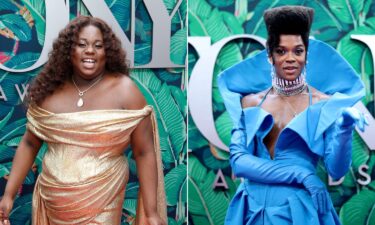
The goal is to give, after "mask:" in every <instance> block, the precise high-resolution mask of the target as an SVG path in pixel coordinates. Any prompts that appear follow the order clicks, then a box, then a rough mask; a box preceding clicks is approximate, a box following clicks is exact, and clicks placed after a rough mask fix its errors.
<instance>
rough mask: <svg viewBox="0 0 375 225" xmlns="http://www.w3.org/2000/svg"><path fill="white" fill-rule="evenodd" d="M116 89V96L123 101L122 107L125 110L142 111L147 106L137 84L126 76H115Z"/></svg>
mask: <svg viewBox="0 0 375 225" xmlns="http://www.w3.org/2000/svg"><path fill="white" fill-rule="evenodd" d="M113 79H114V81H115V82H114V89H115V90H116V95H117V94H118V95H117V97H119V99H121V105H122V108H124V109H142V108H144V107H145V106H146V100H145V98H144V96H143V94H142V93H141V91H140V90H139V88H138V87H137V85H136V84H135V82H134V81H133V80H132V79H131V78H130V77H129V76H126V75H122V74H119V75H116V76H113Z"/></svg>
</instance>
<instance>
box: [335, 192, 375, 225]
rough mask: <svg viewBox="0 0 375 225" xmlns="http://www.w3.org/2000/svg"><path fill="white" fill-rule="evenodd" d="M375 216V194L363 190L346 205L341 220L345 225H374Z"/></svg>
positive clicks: (342, 209)
mask: <svg viewBox="0 0 375 225" xmlns="http://www.w3.org/2000/svg"><path fill="white" fill-rule="evenodd" d="M374 214H375V192H373V191H369V190H362V191H361V192H360V193H359V194H357V195H354V196H353V197H352V198H351V199H350V200H349V201H347V202H346V203H345V204H344V206H343V207H342V208H341V210H340V219H341V221H342V224H343V225H353V224H356V225H372V224H373V222H374V218H375V215H374ZM370 222H371V223H370Z"/></svg>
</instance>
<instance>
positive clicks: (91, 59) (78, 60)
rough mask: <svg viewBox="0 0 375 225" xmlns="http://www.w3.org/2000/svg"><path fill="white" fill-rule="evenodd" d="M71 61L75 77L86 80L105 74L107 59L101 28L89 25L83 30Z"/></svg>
mask: <svg viewBox="0 0 375 225" xmlns="http://www.w3.org/2000/svg"><path fill="white" fill-rule="evenodd" d="M71 61H72V65H73V73H74V75H75V76H80V77H81V78H83V79H85V80H91V79H94V78H96V77H97V76H99V75H101V74H102V73H103V72H104V70H105V64H106V57H105V50H104V43H103V34H102V32H101V31H100V30H99V28H97V27H96V26H93V25H88V26H85V27H83V28H82V29H81V31H80V33H79V34H78V38H77V42H76V43H75V46H74V47H73V49H72V53H71Z"/></svg>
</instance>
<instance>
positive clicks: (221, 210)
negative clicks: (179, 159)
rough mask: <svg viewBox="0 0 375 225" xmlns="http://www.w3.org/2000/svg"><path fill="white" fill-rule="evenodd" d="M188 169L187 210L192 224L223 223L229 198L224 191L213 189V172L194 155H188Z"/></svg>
mask: <svg viewBox="0 0 375 225" xmlns="http://www.w3.org/2000/svg"><path fill="white" fill-rule="evenodd" d="M188 171H189V173H188V174H189V178H188V179H189V180H188V185H189V189H188V191H189V212H190V215H191V217H192V219H193V222H194V224H196V225H200V224H202V225H203V224H204V225H206V224H210V225H220V224H223V223H224V217H225V214H226V210H227V207H228V205H229V199H228V196H227V195H226V192H224V191H215V190H213V188H212V184H213V182H214V180H215V174H214V172H213V171H207V169H206V168H205V167H204V166H203V165H202V164H201V163H200V162H199V161H198V159H197V158H196V157H194V156H189V170H188Z"/></svg>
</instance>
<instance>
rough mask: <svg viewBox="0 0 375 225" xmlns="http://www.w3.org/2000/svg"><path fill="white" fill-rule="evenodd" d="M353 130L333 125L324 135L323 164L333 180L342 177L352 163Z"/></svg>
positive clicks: (350, 127)
mask: <svg viewBox="0 0 375 225" xmlns="http://www.w3.org/2000/svg"><path fill="white" fill-rule="evenodd" d="M353 129H354V126H353V125H350V126H340V125H338V124H337V123H333V124H332V125H331V126H330V127H329V128H328V129H327V131H326V132H325V133H324V155H323V157H324V158H323V159H324V164H325V167H326V169H327V172H328V174H329V175H330V176H331V177H332V178H334V179H340V178H341V177H343V176H344V175H345V174H346V173H347V172H348V170H349V168H350V165H351V163H352V139H353V138H352V136H353Z"/></svg>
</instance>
